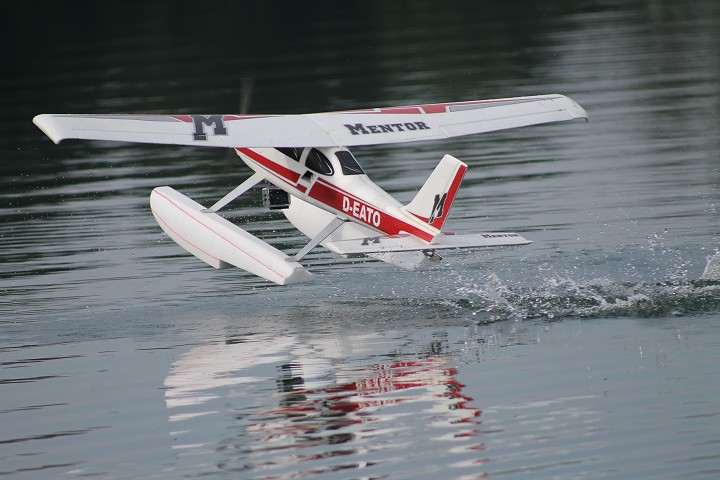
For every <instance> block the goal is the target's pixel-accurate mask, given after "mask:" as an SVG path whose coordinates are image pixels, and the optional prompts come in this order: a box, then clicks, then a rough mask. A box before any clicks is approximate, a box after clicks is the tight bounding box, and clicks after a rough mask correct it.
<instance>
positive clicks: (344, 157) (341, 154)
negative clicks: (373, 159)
mask: <svg viewBox="0 0 720 480" xmlns="http://www.w3.org/2000/svg"><path fill="white" fill-rule="evenodd" d="M335 156H336V157H337V159H338V160H339V161H340V167H341V168H342V173H343V175H364V174H365V172H364V171H363V169H362V167H361V166H360V164H359V163H358V162H357V160H355V157H353V154H352V153H350V152H348V151H347V150H339V151H337V152H335Z"/></svg>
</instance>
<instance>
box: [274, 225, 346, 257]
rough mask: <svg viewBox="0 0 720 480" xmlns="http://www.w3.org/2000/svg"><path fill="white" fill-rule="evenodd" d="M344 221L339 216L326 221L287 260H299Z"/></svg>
mask: <svg viewBox="0 0 720 480" xmlns="http://www.w3.org/2000/svg"><path fill="white" fill-rule="evenodd" d="M345 222H346V220H343V219H342V218H340V217H335V218H333V219H332V221H331V222H330V223H328V224H327V226H326V227H325V228H323V229H322V230H321V231H320V233H318V234H317V235H315V237H314V238H313V239H312V240H310V242H309V243H308V244H307V245H305V246H304V247H303V249H302V250H300V251H299V252H298V253H296V254H295V256H294V257H290V258H288V260H289V261H291V262H299V261H300V260H301V259H302V258H303V257H304V256H305V255H307V254H308V253H309V252H310V250H312V249H313V248H315V247H317V246H318V244H319V243H320V242H322V241H323V240H325V239H326V238H327V237H328V236H330V234H331V233H333V232H334V231H335V230H337V229H338V228H339V227H340V225H342V224H343V223H345Z"/></svg>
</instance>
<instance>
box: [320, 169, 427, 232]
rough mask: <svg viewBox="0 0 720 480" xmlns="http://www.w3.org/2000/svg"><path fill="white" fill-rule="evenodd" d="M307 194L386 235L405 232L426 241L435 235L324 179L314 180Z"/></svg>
mask: <svg viewBox="0 0 720 480" xmlns="http://www.w3.org/2000/svg"><path fill="white" fill-rule="evenodd" d="M308 196H309V197H310V198H312V199H313V200H317V201H318V202H321V203H323V204H324V205H327V206H328V207H330V208H332V209H334V210H336V211H338V212H342V213H343V214H345V215H347V216H349V217H352V218H354V219H355V220H357V221H359V222H360V223H363V224H365V225H368V226H370V227H372V228H375V229H376V230H380V231H381V232H383V233H385V234H388V235H396V234H398V233H401V232H405V233H409V234H411V235H414V236H416V237H418V238H420V239H421V240H424V241H426V242H430V241H432V239H433V238H434V237H435V235H433V234H432V233H430V232H426V231H425V230H422V229H420V228H418V227H417V226H415V225H413V224H411V223H408V222H405V221H403V220H400V219H399V218H396V217H394V216H392V215H390V214H388V213H387V212H384V211H382V210H381V209H379V208H377V207H375V206H373V205H371V204H369V203H367V202H365V201H363V200H361V199H359V198H358V197H357V196H355V195H353V194H351V193H349V192H346V191H345V190H343V189H341V188H340V187H337V186H335V185H333V184H331V183H329V182H327V181H325V180H324V179H318V180H317V181H316V182H315V184H314V185H313V187H312V188H311V189H310V191H309V192H308Z"/></svg>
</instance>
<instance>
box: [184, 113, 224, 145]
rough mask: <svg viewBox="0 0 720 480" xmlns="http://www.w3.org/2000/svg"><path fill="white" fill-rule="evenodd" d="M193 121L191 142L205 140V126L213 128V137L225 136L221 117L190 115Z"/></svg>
mask: <svg viewBox="0 0 720 480" xmlns="http://www.w3.org/2000/svg"><path fill="white" fill-rule="evenodd" d="M191 117H192V119H193V127H194V131H193V140H207V134H206V133H205V126H208V127H213V134H214V135H227V128H225V122H224V121H223V117H222V115H208V116H205V115H192V116H191Z"/></svg>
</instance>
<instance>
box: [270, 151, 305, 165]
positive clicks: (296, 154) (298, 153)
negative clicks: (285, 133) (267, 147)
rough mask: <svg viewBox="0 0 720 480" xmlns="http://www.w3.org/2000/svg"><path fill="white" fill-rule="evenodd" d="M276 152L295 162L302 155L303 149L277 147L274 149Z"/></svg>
mask: <svg viewBox="0 0 720 480" xmlns="http://www.w3.org/2000/svg"><path fill="white" fill-rule="evenodd" d="M275 150H277V151H278V152H280V153H282V154H284V155H287V156H288V157H290V158H292V159H293V160H295V161H296V162H299V161H300V156H301V155H302V152H303V149H302V148H297V147H279V148H276V149H275Z"/></svg>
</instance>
